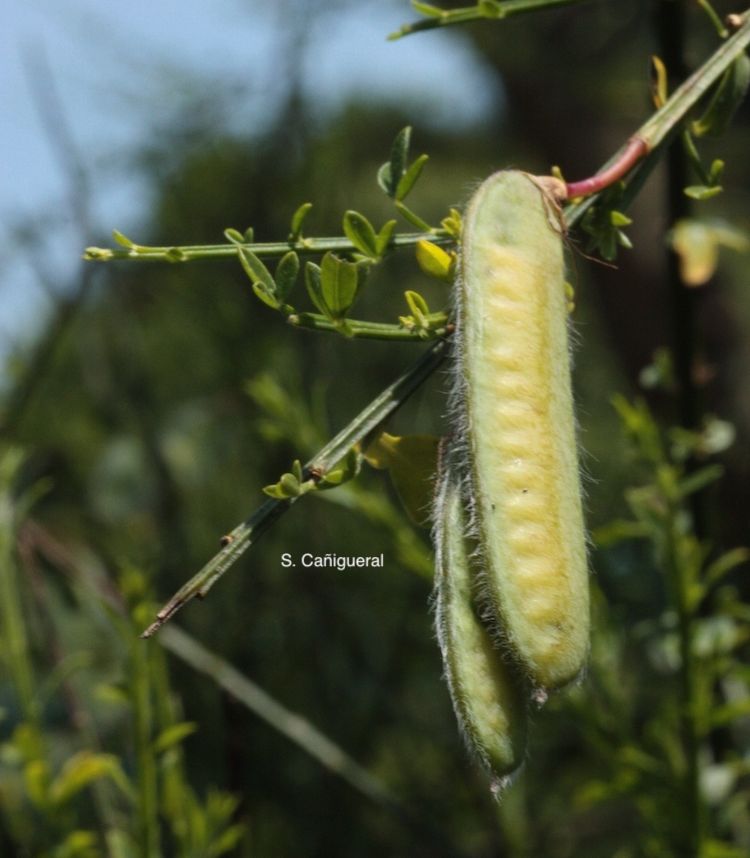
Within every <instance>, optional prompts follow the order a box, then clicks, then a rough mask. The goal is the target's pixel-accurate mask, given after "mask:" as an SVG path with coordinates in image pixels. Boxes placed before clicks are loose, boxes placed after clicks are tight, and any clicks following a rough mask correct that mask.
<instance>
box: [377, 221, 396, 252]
mask: <svg viewBox="0 0 750 858" xmlns="http://www.w3.org/2000/svg"><path fill="white" fill-rule="evenodd" d="M395 227H396V221H395V220H389V221H386V222H385V223H384V224H383V226H382V228H381V230H380V232H379V233H378V237H377V239H376V241H375V247H376V249H377V252H378V256H382V255H383V254H384V253H385V252H386V250H387V249H388V244H389V242H390V240H391V236H392V235H393V230H394V229H395Z"/></svg>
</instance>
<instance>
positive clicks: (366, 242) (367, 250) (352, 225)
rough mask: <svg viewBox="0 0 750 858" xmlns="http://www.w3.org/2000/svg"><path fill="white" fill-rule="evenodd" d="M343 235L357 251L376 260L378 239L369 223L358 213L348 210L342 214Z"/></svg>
mask: <svg viewBox="0 0 750 858" xmlns="http://www.w3.org/2000/svg"><path fill="white" fill-rule="evenodd" d="M344 235H345V236H346V237H347V238H348V239H349V241H351V243H352V244H353V245H354V246H355V247H356V248H357V250H358V251H359V252H360V253H362V254H364V255H365V256H367V257H369V258H370V259H377V258H378V257H379V253H378V239H377V236H376V235H375V230H374V229H373V226H372V224H371V223H370V221H369V220H368V219H367V218H366V217H365V216H364V215H363V214H360V213H359V212H356V211H352V210H351V209H349V210H348V211H346V212H345V213H344Z"/></svg>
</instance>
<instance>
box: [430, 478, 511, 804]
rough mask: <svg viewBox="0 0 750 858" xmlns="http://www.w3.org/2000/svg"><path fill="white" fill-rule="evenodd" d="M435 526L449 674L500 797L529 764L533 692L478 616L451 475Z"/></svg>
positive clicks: (466, 727) (444, 481)
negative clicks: (509, 780)
mask: <svg viewBox="0 0 750 858" xmlns="http://www.w3.org/2000/svg"><path fill="white" fill-rule="evenodd" d="M434 519H435V547H436V557H437V572H436V577H435V621H436V627H437V633H438V640H439V642H440V649H441V651H442V654H443V662H444V665H445V675H446V679H447V680H448V687H449V689H450V694H451V698H452V700H453V708H454V710H455V712H456V717H457V719H458V722H459V725H460V726H461V728H462V731H463V734H464V736H465V738H466V741H467V743H468V745H469V747H470V749H471V750H472V751H473V752H474V753H475V754H476V756H477V757H478V758H479V759H480V760H481V762H482V763H483V764H484V766H485V767H486V768H487V769H488V770H489V771H490V772H491V773H492V775H493V789H495V790H496V791H499V790H500V789H501V788H502V787H503V786H504V784H505V783H506V779H507V777H508V776H509V775H510V774H511V773H512V772H513V771H515V769H517V768H518V767H519V766H520V765H521V762H522V761H523V754H524V748H525V746H526V699H527V697H528V689H527V687H526V683H525V679H524V677H523V675H522V674H521V673H520V672H519V670H518V669H517V668H516V667H515V666H514V665H512V664H511V663H510V662H508V661H506V660H505V657H504V655H503V654H502V653H501V652H500V651H499V650H498V649H496V648H495V645H494V642H493V640H492V637H491V635H490V634H489V632H488V631H487V630H486V629H485V628H484V626H483V625H482V622H481V620H480V619H479V617H478V616H477V614H476V612H475V609H474V599H473V594H472V578H473V575H472V570H471V561H470V550H469V547H468V546H467V538H466V526H465V513H464V508H463V502H462V498H461V492H460V488H459V484H458V480H457V478H456V476H455V474H454V473H451V472H449V471H446V473H445V474H444V475H443V476H442V477H441V479H440V485H439V489H438V492H437V495H436V500H435V507H434Z"/></svg>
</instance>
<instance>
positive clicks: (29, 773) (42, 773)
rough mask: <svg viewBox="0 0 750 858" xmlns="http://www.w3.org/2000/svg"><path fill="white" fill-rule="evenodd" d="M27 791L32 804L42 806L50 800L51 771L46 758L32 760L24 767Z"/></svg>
mask: <svg viewBox="0 0 750 858" xmlns="http://www.w3.org/2000/svg"><path fill="white" fill-rule="evenodd" d="M23 779H24V784H25V786H26V793H27V794H28V796H29V798H30V799H31V802H32V804H34V805H35V806H36V807H39V808H42V807H45V806H46V805H47V803H48V802H49V789H50V771H49V766H48V765H47V763H46V762H45V761H44V760H31V762H29V763H27V764H26V765H25V766H24V769H23Z"/></svg>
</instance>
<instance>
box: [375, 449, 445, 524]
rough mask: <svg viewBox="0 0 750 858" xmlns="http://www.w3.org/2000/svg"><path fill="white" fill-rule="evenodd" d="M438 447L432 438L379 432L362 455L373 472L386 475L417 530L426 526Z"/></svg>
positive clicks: (430, 506) (430, 504) (428, 517)
mask: <svg viewBox="0 0 750 858" xmlns="http://www.w3.org/2000/svg"><path fill="white" fill-rule="evenodd" d="M439 443H440V439H439V438H437V437H435V436H434V435H406V436H404V437H399V436H397V435H389V434H388V433H387V432H381V433H380V435H379V436H378V437H377V438H376V439H375V440H374V441H373V442H372V443H371V444H370V446H369V447H368V448H367V450H365V453H364V457H365V460H366V461H367V462H368V463H369V464H370V465H372V467H373V468H379V469H386V470H387V471H388V472H389V474H390V476H391V479H392V480H393V485H394V487H395V489H396V492H397V493H398V496H399V497H400V499H401V502H402V503H403V505H404V508H405V510H406V513H407V515H408V516H409V518H410V519H411V520H412V521H413V522H414V523H415V524H417V525H419V526H420V527H428V526H429V519H430V510H431V508H432V495H433V490H434V486H433V480H434V476H435V472H436V470H437V456H438V445H439Z"/></svg>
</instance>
